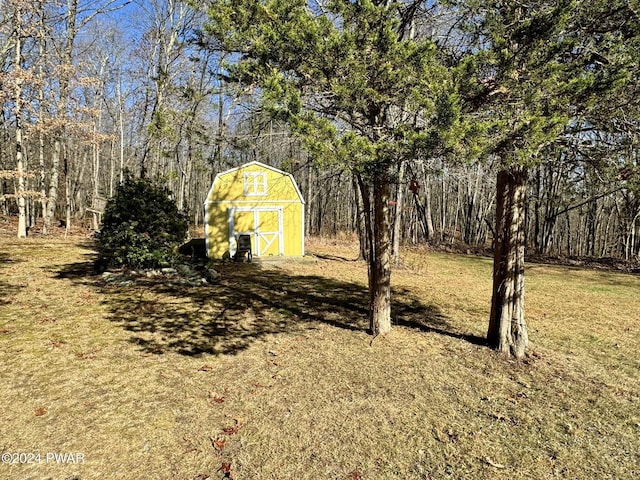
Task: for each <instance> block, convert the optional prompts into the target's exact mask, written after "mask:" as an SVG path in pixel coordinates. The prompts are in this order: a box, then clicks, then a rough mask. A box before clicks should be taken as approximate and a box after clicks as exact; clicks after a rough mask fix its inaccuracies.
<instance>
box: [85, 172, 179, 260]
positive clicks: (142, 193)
mask: <svg viewBox="0 0 640 480" xmlns="http://www.w3.org/2000/svg"><path fill="white" fill-rule="evenodd" d="M187 230H188V221H187V216H186V215H184V214H183V213H181V212H179V211H178V208H177V206H176V204H175V202H174V201H173V200H172V199H171V197H170V196H169V193H168V191H167V189H166V188H164V187H161V186H160V185H158V184H156V183H154V182H151V181H150V180H147V179H143V178H133V177H132V176H131V175H127V177H126V178H125V181H124V183H123V184H122V185H120V186H119V187H118V189H117V191H116V194H115V196H114V197H113V198H111V199H110V200H109V201H108V202H107V205H106V207H105V211H104V215H103V219H102V227H101V229H100V231H99V232H98V233H97V234H96V241H97V248H98V259H97V262H96V267H97V269H98V270H100V271H102V270H105V269H107V268H109V267H126V268H158V267H167V266H170V265H173V264H174V263H175V262H176V261H177V258H178V255H177V248H178V246H179V245H180V244H181V243H182V242H183V241H184V240H185V238H186V236H187Z"/></svg>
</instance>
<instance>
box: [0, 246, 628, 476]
mask: <svg viewBox="0 0 640 480" xmlns="http://www.w3.org/2000/svg"><path fill="white" fill-rule="evenodd" d="M0 241H2V249H1V251H2V255H0V365H2V367H3V382H2V384H1V386H0V411H1V412H2V415H1V416H0V439H2V440H0V442H2V443H1V445H0V447H1V449H2V452H3V453H11V452H16V453H20V452H23V453H27V452H37V453H40V454H41V459H42V460H41V462H40V463H31V464H27V465H25V464H3V465H0V478H8V479H13V478H15V479H26V478H38V479H40V478H54V479H66V478H80V479H83V480H84V479H94V478H95V479H98V478H122V479H146V478H153V479H173V478H180V479H204V478H212V479H217V478H220V479H221V478H225V477H226V478H236V479H283V480H284V479H296V480H298V479H380V480H382V479H385V480H386V479H432V478H433V479H436V478H437V479H441V478H451V479H459V478H469V479H477V478H490V479H494V478H497V479H520V478H522V479H525V478H567V479H568V478H571V479H592V478H616V479H632V478H638V476H639V475H640V471H639V468H640V466H639V461H638V454H637V452H638V451H639V449H640V440H638V439H639V438H640V414H639V413H638V412H640V399H639V396H640V385H639V380H638V378H639V377H638V374H639V373H640V361H639V358H638V355H637V352H638V351H639V350H640V319H639V318H638V314H637V312H638V311H640V296H638V295H637V292H638V291H640V290H639V289H640V280H639V279H638V277H636V276H631V275H623V274H614V273H610V272H595V271H584V270H580V269H568V268H566V267H560V266H549V265H543V264H536V265H531V266H529V267H528V272H527V315H528V319H529V324H530V328H531V338H532V342H533V347H532V349H531V355H530V357H529V358H527V359H526V361H524V362H511V361H508V360H505V359H503V358H501V357H500V356H497V355H496V354H494V353H493V352H492V351H490V350H489V349H487V348H486V347H485V346H484V345H483V343H484V342H483V336H484V334H485V330H486V323H487V316H488V310H489V297H490V288H491V285H490V272H491V263H490V261H489V260H487V259H485V258H480V257H475V256H472V255H448V254H443V253H429V252H426V251H420V250H412V251H407V252H405V254H404V258H403V265H402V266H401V267H399V268H397V269H395V270H394V274H393V287H394V306H393V316H394V323H395V324H396V328H395V329H394V332H393V333H392V334H391V335H389V336H386V337H383V338H378V339H376V340H375V341H374V342H373V343H372V342H371V337H370V336H369V335H367V333H366V331H365V330H366V327H367V323H366V298H367V293H366V266H365V265H364V264H363V263H360V262H357V261H353V260H352V259H354V258H356V256H357V252H356V248H355V246H354V245H353V244H350V243H348V242H332V241H326V240H322V241H320V240H319V241H313V240H312V241H310V242H309V244H308V250H309V251H310V252H311V253H315V254H316V255H317V256H316V259H315V261H305V262H285V263H280V264H277V265H262V266H260V265H253V264H252V265H246V264H242V265H239V264H225V265H219V266H218V267H217V269H218V270H219V273H220V279H219V282H218V283H216V284H213V285H209V286H202V287H184V286H179V285H168V284H167V283H166V282H158V281H154V280H152V279H150V280H148V281H146V280H142V281H141V282H140V283H137V284H134V285H130V286H127V287H117V286H113V285H109V284H108V283H106V282H104V281H103V280H102V278H101V277H100V276H97V275H95V274H94V273H93V271H92V268H91V261H92V255H93V252H92V250H91V244H90V243H85V242H86V240H83V241H62V240H55V239H47V238H40V239H29V240H26V241H18V240H10V239H2V240H0ZM47 452H58V453H61V452H76V453H82V454H83V457H82V460H83V463H75V464H74V463H69V461H68V460H69V458H67V462H66V463H55V462H53V461H51V462H49V463H45V462H44V460H45V459H46V457H45V455H46V453H47ZM77 459H78V457H74V460H77Z"/></svg>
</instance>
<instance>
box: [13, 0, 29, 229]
mask: <svg viewBox="0 0 640 480" xmlns="http://www.w3.org/2000/svg"><path fill="white" fill-rule="evenodd" d="M21 23H22V11H21V10H20V8H18V9H17V11H16V25H15V29H16V47H15V48H16V52H15V66H14V69H15V72H17V75H16V82H15V102H16V105H15V114H16V134H15V135H16V136H15V140H16V167H17V174H18V192H17V201H18V238H24V237H26V236H27V209H26V200H25V196H26V194H25V190H26V180H27V179H26V172H25V168H24V158H23V155H22V149H23V144H22V143H23V142H22V38H21V37H20V36H21V35H22V25H21Z"/></svg>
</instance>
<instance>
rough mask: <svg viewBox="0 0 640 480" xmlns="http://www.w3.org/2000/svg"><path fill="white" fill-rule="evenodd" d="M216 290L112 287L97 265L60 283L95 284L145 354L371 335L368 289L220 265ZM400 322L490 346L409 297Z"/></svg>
mask: <svg viewBox="0 0 640 480" xmlns="http://www.w3.org/2000/svg"><path fill="white" fill-rule="evenodd" d="M216 268H217V270H218V272H219V273H220V278H219V279H218V281H217V282H216V283H213V284H211V285H206V286H202V287H190V286H183V285H179V284H177V283H176V282H177V281H172V280H171V279H167V278H163V279H158V278H146V277H137V278H136V281H135V283H134V284H132V285H127V286H119V285H113V284H108V283H105V281H104V280H103V279H102V277H100V276H96V275H95V274H94V272H93V265H92V264H91V263H90V262H87V263H80V264H70V265H67V266H66V267H65V268H64V269H63V270H61V271H60V272H59V275H58V276H59V277H60V278H71V279H76V280H78V281H81V282H83V283H89V284H91V285H93V286H94V287H95V288H96V289H98V290H99V291H100V293H102V295H103V298H104V302H105V304H106V305H107V306H108V309H109V319H110V320H111V321H113V322H115V323H117V324H119V325H121V326H122V327H123V328H124V329H125V330H126V331H128V332H130V333H131V338H130V341H131V342H132V343H134V344H136V345H137V346H139V348H141V349H142V350H143V351H145V352H148V353H155V354H160V353H164V352H167V351H173V352H177V353H179V354H182V355H190V356H195V355H200V354H235V353H237V352H239V351H241V350H243V349H245V348H247V347H248V346H250V345H251V343H253V342H254V341H256V340H258V339H260V338H262V337H265V336H267V335H272V334H278V333H285V332H288V333H292V332H294V333H295V332H303V331H305V330H309V329H314V328H317V326H318V325H319V324H326V325H331V326H333V327H336V328H341V329H345V330H352V331H365V330H366V329H367V328H368V318H367V305H368V292H367V289H366V287H364V286H363V285H361V284H357V283H349V282H342V281H338V280H335V279H332V278H327V277H321V276H313V275H290V274H288V273H286V272H284V271H282V270H280V269H277V268H261V267H260V265H258V264H235V263H230V264H221V265H218V266H217V267H216ZM392 311H393V316H394V323H395V324H397V325H401V326H404V327H410V328H416V329H419V330H421V331H426V332H434V333H437V334H441V335H447V336H451V337H454V338H458V339H462V340H465V341H469V342H472V343H476V344H484V342H485V340H484V339H482V338H479V337H475V336H471V335H466V334H464V333H461V332H456V331H455V330H454V329H453V328H452V327H451V325H450V324H449V322H448V319H447V317H446V316H444V315H443V314H442V312H441V311H440V309H439V308H438V307H437V306H435V305H425V304H423V303H422V302H420V300H419V299H417V298H416V297H415V296H413V295H412V294H411V292H409V291H408V290H405V289H398V290H395V291H394V303H393V307H392Z"/></svg>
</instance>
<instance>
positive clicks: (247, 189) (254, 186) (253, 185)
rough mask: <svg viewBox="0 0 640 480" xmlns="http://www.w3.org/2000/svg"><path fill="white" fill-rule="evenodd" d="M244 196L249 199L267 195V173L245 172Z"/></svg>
mask: <svg viewBox="0 0 640 480" xmlns="http://www.w3.org/2000/svg"><path fill="white" fill-rule="evenodd" d="M244 194H245V195H246V196H248V197H252V196H260V195H266V194H267V173H266V172H245V174H244Z"/></svg>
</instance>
